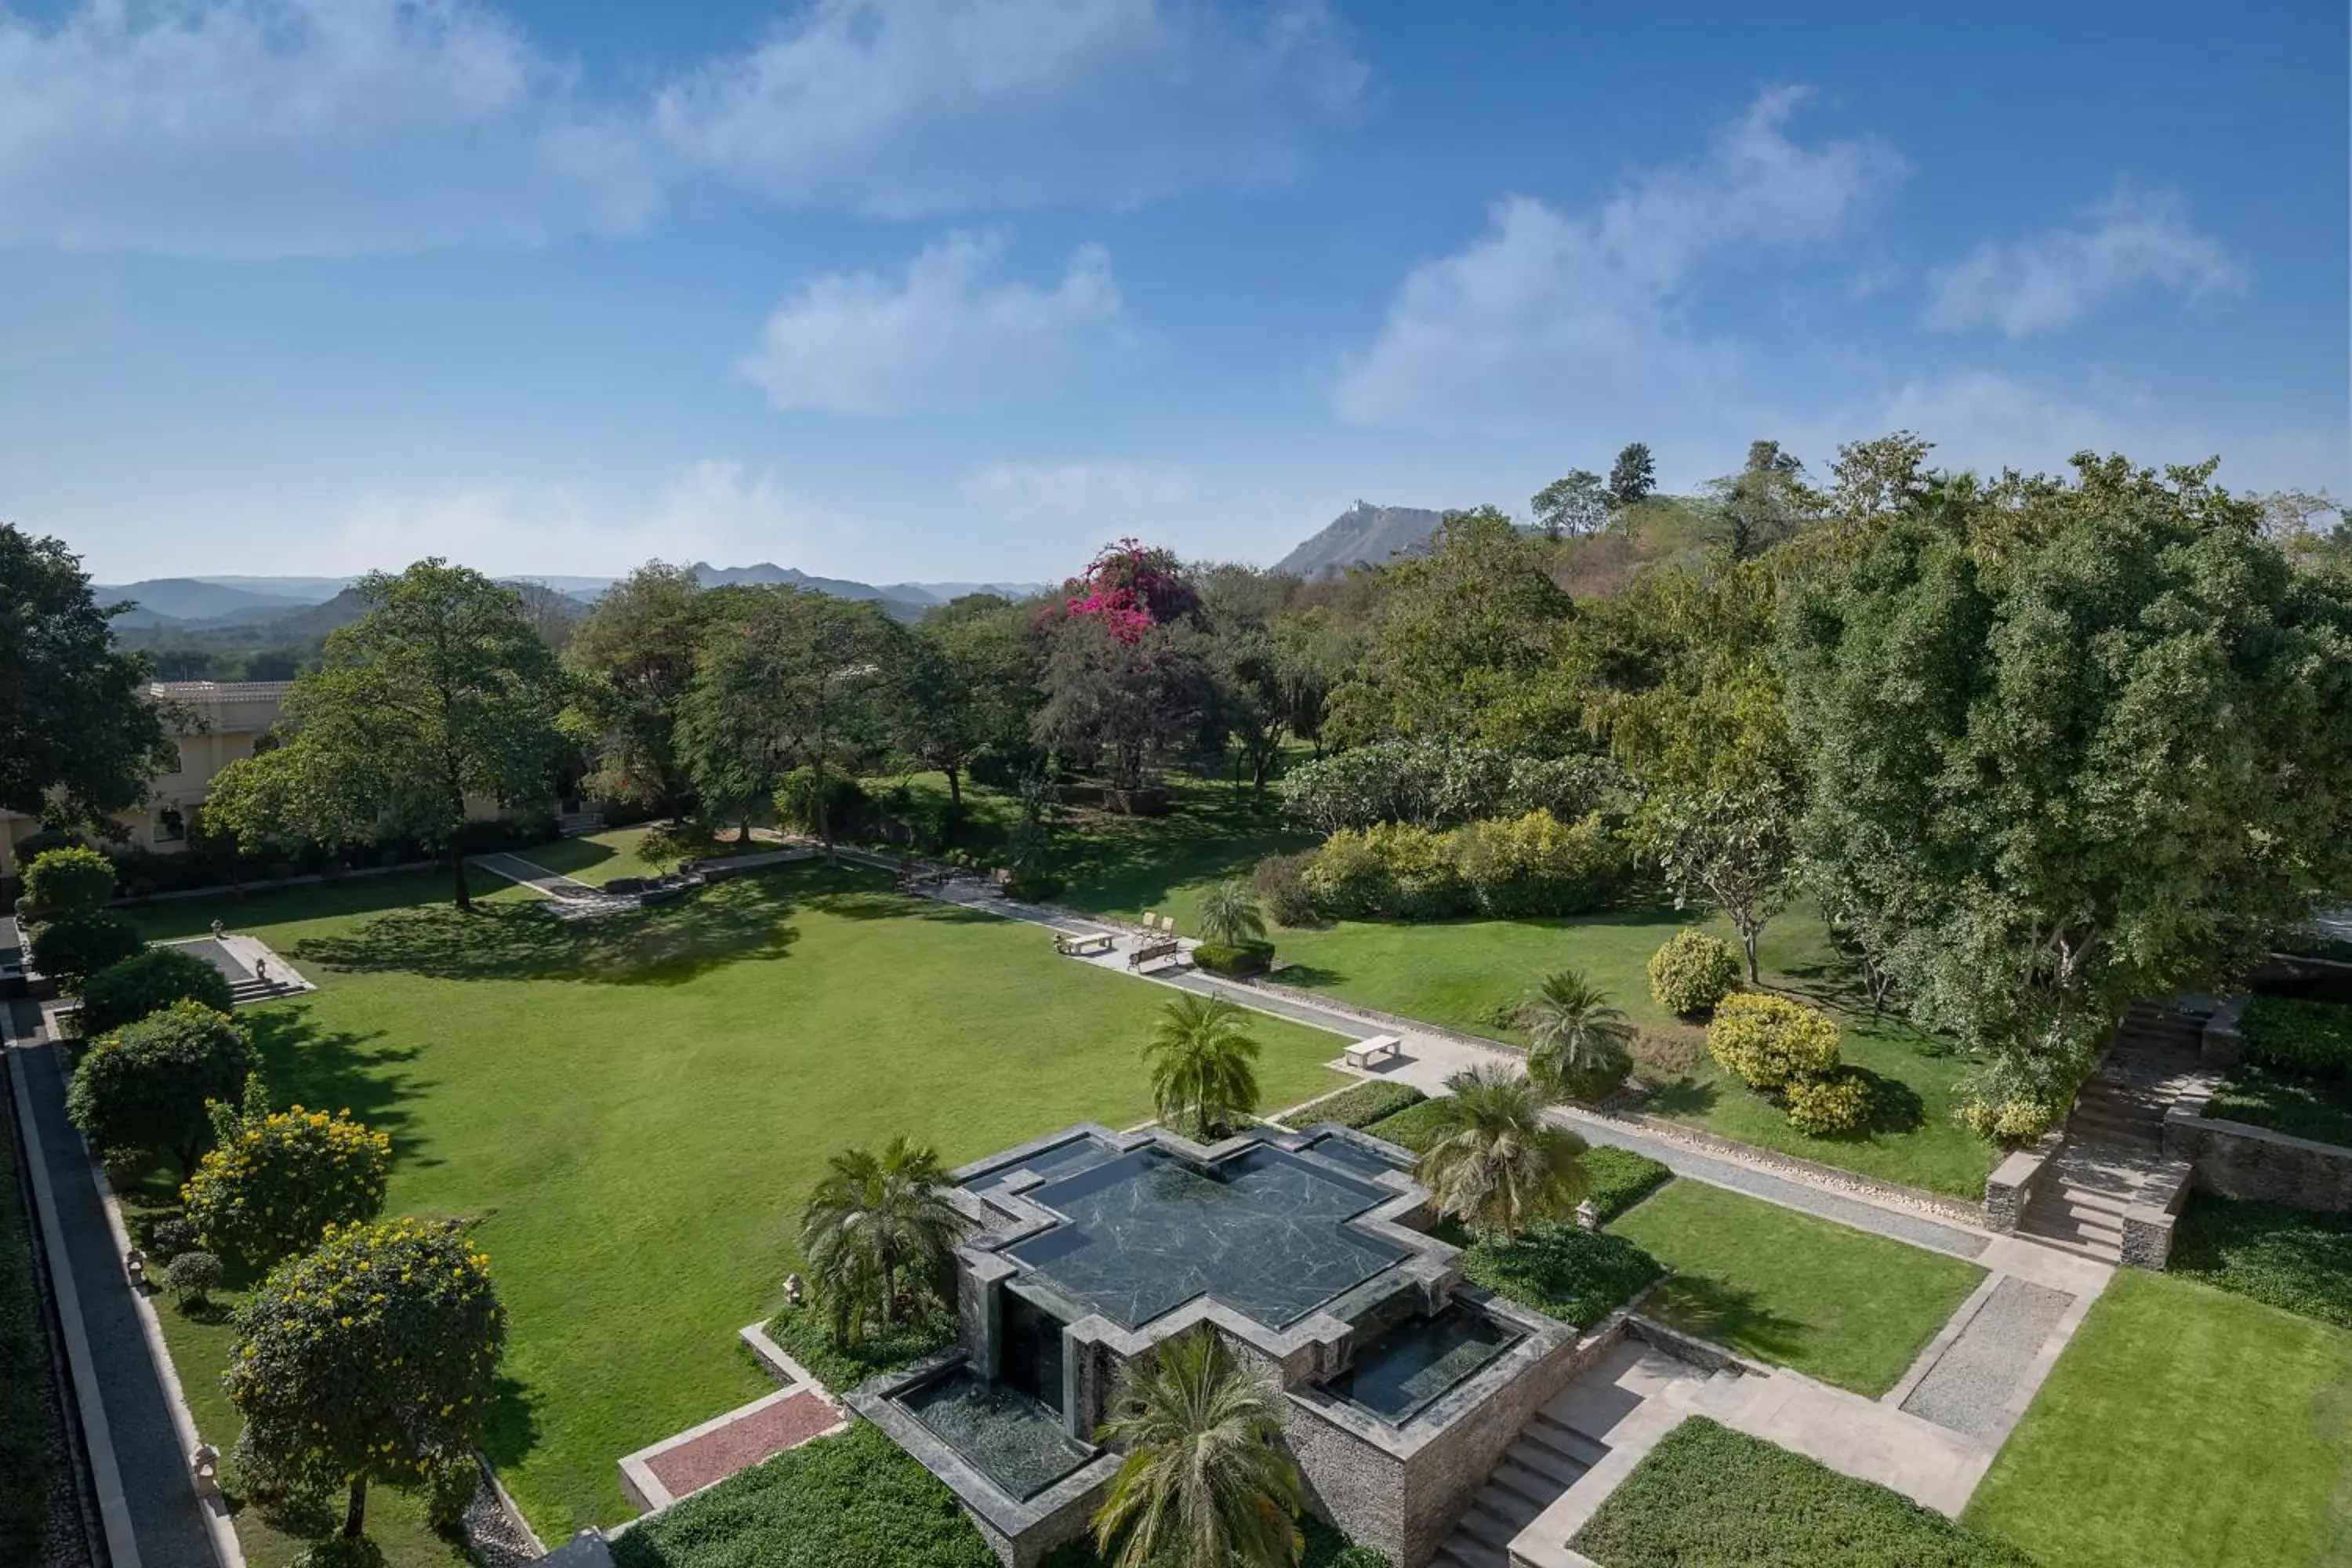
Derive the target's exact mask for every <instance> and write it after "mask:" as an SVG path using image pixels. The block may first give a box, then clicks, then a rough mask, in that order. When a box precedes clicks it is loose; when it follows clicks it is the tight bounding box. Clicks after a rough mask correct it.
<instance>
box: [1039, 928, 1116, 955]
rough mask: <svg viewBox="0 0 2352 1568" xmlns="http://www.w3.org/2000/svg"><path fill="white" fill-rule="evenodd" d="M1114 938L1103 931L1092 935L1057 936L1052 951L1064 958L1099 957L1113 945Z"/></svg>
mask: <svg viewBox="0 0 2352 1568" xmlns="http://www.w3.org/2000/svg"><path fill="white" fill-rule="evenodd" d="M1115 944H1116V943H1115V939H1114V938H1112V937H1110V936H1108V935H1107V934H1103V933H1099V932H1098V933H1097V934H1096V935H1093V936H1057V937H1055V939H1054V951H1055V952H1058V953H1060V954H1061V955H1062V956H1063V957H1064V958H1100V957H1101V956H1102V955H1103V954H1104V953H1107V952H1109V951H1110V950H1111V948H1112V947H1113V946H1114V945H1115Z"/></svg>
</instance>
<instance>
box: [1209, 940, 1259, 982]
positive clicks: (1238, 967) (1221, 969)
mask: <svg viewBox="0 0 2352 1568" xmlns="http://www.w3.org/2000/svg"><path fill="white" fill-rule="evenodd" d="M1192 962H1193V963H1197V964H1199V965H1200V966H1201V967H1202V968H1203V969H1205V970H1207V971H1208V972H1209V973H1212V974H1232V975H1244V974H1264V973H1265V972H1266V971H1267V970H1268V969H1269V968H1271V967H1273V964H1274V943H1272V942H1238V943H1234V944H1231V945H1228V944H1226V943H1223V942H1202V943H1201V944H1200V945H1199V946H1198V947H1195V948H1194V949H1193V950H1192Z"/></svg>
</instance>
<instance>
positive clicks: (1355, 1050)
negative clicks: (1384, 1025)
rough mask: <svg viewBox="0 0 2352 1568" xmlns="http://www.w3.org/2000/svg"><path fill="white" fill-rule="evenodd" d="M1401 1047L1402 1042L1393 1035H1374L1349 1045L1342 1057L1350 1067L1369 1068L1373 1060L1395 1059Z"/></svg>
mask: <svg viewBox="0 0 2352 1568" xmlns="http://www.w3.org/2000/svg"><path fill="white" fill-rule="evenodd" d="M1403 1047H1404V1042H1403V1041H1402V1040H1401V1039H1399V1038H1397V1037H1395V1036H1394V1035H1374V1036H1373V1037H1371V1038H1370V1039H1368V1040H1358V1041H1357V1042H1356V1043H1355V1044H1354V1045H1352V1046H1349V1047H1348V1051H1347V1055H1346V1057H1345V1058H1344V1059H1345V1060H1346V1062H1347V1064H1348V1065H1349V1067H1351V1068H1370V1066H1371V1065H1372V1064H1373V1063H1374V1062H1379V1061H1391V1062H1392V1061H1394V1060H1396V1059H1397V1053H1398V1052H1399V1051H1401V1050H1402V1048H1403Z"/></svg>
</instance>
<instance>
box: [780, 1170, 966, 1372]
mask: <svg viewBox="0 0 2352 1568" xmlns="http://www.w3.org/2000/svg"><path fill="white" fill-rule="evenodd" d="M946 1188H947V1177H946V1174H945V1173H943V1172H942V1171H941V1170H940V1160H939V1156H938V1155H937V1154H934V1153H933V1152H931V1151H930V1150H929V1149H926V1148H923V1147H920V1146H919V1145H917V1144H914V1143H910V1142H908V1141H907V1139H906V1137H905V1136H904V1135H903V1134H902V1135H900V1136H898V1137H897V1138H893V1139H892V1140H890V1144H889V1147H887V1148H886V1149H885V1150H883V1151H882V1152H881V1153H880V1154H879V1155H877V1154H875V1153H874V1152H873V1151H871V1150H868V1149H856V1148H852V1149H844V1150H843V1151H842V1152H840V1153H838V1154H835V1156H834V1157H833V1159H832V1162H831V1163H830V1166H829V1168H828V1169H827V1171H826V1173H825V1175H824V1180H822V1181H820V1182H818V1183H817V1184H816V1190H815V1191H814V1192H813V1193H811V1194H809V1201H808V1206H807V1207H806V1208H804V1209H803V1210H802V1211H801V1256H802V1257H803V1258H804V1259H806V1261H807V1263H808V1268H809V1273H810V1275H811V1277H812V1278H813V1279H814V1282H815V1284H816V1288H817V1294H818V1296H819V1298H820V1299H821V1300H824V1304H825V1308H826V1310H828V1311H829V1312H830V1313H831V1314H832V1318H833V1333H834V1338H835V1340H837V1341H838V1342H841V1343H844V1344H855V1343H856V1342H857V1341H858V1340H860V1339H861V1338H863V1337H864V1335H865V1332H866V1315H867V1313H869V1312H877V1313H878V1315H879V1316H880V1318H881V1321H882V1326H883V1327H884V1328H885V1329H887V1328H888V1327H889V1326H890V1323H891V1321H892V1319H893V1316H894V1314H895V1313H896V1311H897V1310H898V1295H899V1287H900V1285H901V1284H902V1283H903V1284H904V1285H905V1286H906V1288H907V1292H908V1294H909V1295H910V1296H914V1297H916V1298H917V1299H918V1300H920V1299H924V1298H929V1299H930V1300H939V1299H940V1298H942V1297H943V1296H944V1294H945V1292H946V1289H947V1284H948V1281H949V1280H950V1279H951V1278H952V1275H953V1269H954V1266H955V1265H954V1254H955V1244H956V1240H957V1237H958V1236H959V1235H960V1233H961V1226H960V1225H959V1223H958V1221H957V1219H956V1213H955V1210H954V1209H953V1208H952V1207H951V1206H950V1205H949V1203H948V1201H947V1197H946Z"/></svg>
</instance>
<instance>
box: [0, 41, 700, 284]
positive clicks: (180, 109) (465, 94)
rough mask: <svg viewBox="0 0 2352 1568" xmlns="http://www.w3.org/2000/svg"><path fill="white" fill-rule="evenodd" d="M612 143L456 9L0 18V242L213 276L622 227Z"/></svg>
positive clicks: (527, 64) (555, 71)
mask: <svg viewBox="0 0 2352 1568" xmlns="http://www.w3.org/2000/svg"><path fill="white" fill-rule="evenodd" d="M655 195H656V193H655V185H654V181H653V176H652V174H651V171H650V170H649V169H648V168H647V166H646V163H645V162H644V160H643V158H642V157H641V156H640V155H639V154H638V153H637V151H636V147H635V139H634V138H633V137H632V136H631V134H630V133H629V132H627V131H626V130H625V128H623V127H622V126H620V125H619V124H617V123H616V122H614V121H610V120H607V119H604V118H602V117H599V116H598V115H596V114H594V113H593V112H591V111H588V110H585V109H583V108H582V107H580V106H578V105H576V104H575V103H574V102H573V100H572V81H571V77H570V74H569V73H568V72H567V71H566V70H565V69H564V68H562V67H561V66H560V65H559V64H558V63H557V62H554V61H552V60H551V59H549V58H546V57H545V56H543V55H541V53H540V52H539V51H538V50H537V49H536V48H535V47H533V46H532V44H531V43H530V40H529V39H528V38H526V37H524V36H523V35H522V33H521V31H520V29H519V28H517V27H516V26H514V25H513V24H512V23H511V22H509V20H507V18H505V17H504V16H501V15H499V13H497V12H495V11H492V10H489V9H488V8H486V7H484V6H482V5H476V4H473V3H471V0H81V3H80V4H79V5H75V6H73V7H72V8H71V9H69V10H68V11H67V12H66V13H65V14H64V15H63V16H62V17H61V18H60V19H58V21H57V22H56V23H55V24H54V25H51V26H42V25H39V24H37V23H36V22H34V21H32V20H30V19H28V18H26V17H25V16H22V15H20V14H18V13H16V12H15V11H12V10H9V9H7V8H6V7H5V5H0V243H24V242H27V241H30V242H37V243H47V244H54V245H59V246H64V247H73V248H121V249H135V250H152V251H163V252H169V253H174V254H183V255H211V256H230V257H250V256H274V255H289V254H310V255H319V254H327V255H332V254H341V253H348V252H353V251H364V250H381V249H411V248H420V247H429V246H435V245H441V244H448V243H454V242H459V241H468V240H494V241H498V240H503V241H528V240H533V239H538V238H541V237H545V236H547V235H550V234H552V233H559V232H566V231H571V230H574V229H579V228H583V227H588V228H625V227H628V226H633V225H635V223H637V222H639V221H640V220H642V219H643V218H644V217H645V216H646V214H647V213H648V212H649V211H650V210H651V208H652V205H653V204H654V201H655Z"/></svg>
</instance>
